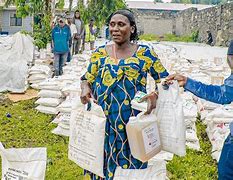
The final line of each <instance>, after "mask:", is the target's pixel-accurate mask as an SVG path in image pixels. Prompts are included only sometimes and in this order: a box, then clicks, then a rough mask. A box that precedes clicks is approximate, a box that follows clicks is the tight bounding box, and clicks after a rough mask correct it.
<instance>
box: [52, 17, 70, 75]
mask: <svg viewBox="0 0 233 180" xmlns="http://www.w3.org/2000/svg"><path fill="white" fill-rule="evenodd" d="M58 23H59V24H58V25H56V26H55V27H54V28H53V30H52V48H53V52H54V69H55V76H59V75H62V73H63V70H62V68H63V66H64V64H65V62H66V60H67V56H68V52H69V45H70V43H71V32H70V27H69V26H68V25H67V24H65V19H64V18H60V19H59V21H58Z"/></svg>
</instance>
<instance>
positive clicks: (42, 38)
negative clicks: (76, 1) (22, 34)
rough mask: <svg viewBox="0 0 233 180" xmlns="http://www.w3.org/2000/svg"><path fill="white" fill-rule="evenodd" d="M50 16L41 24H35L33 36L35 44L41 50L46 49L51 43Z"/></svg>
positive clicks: (44, 18) (45, 17)
mask: <svg viewBox="0 0 233 180" xmlns="http://www.w3.org/2000/svg"><path fill="white" fill-rule="evenodd" d="M51 31H52V29H51V27H50V15H45V16H44V17H43V18H42V19H41V23H40V24H34V26H33V34H32V37H33V38H34V44H35V45H36V46H37V47H38V48H39V49H42V48H46V45H47V43H49V42H51Z"/></svg>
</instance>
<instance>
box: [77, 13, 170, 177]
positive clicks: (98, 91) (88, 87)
mask: <svg viewBox="0 0 233 180" xmlns="http://www.w3.org/2000/svg"><path fill="white" fill-rule="evenodd" d="M109 31H110V35H111V38H112V40H113V42H114V43H113V44H111V45H104V46H100V47H99V48H97V49H96V50H95V52H94V53H93V54H92V56H91V60H90V64H89V67H88V69H87V72H86V73H85V75H84V76H83V77H82V83H81V89H82V92H81V101H82V103H83V104H86V103H88V102H89V101H90V97H91V96H94V97H95V99H96V101H97V103H98V105H100V106H101V107H102V109H103V111H104V113H105V116H106V126H105V143H104V152H105V153H104V167H103V170H104V175H105V178H106V179H107V180H112V179H113V176H114V172H115V170H116V168H117V166H121V167H122V168H124V169H144V168H146V167H147V162H145V163H142V162H141V161H139V160H137V159H135V158H134V157H133V156H132V154H131V151H130V148H129V144H128V139H127V135H126V128H125V126H126V124H127V123H128V121H129V118H130V117H131V116H136V115H137V114H138V113H139V111H136V110H133V109H132V108H131V105H130V103H131V100H132V99H133V98H134V96H135V94H136V92H137V91H143V92H146V82H147V79H146V78H147V73H150V75H151V76H152V77H153V78H154V80H155V82H159V81H160V78H164V77H166V76H167V75H168V73H167V71H166V69H165V68H164V67H163V65H162V64H161V62H160V60H159V59H158V57H157V55H156V53H155V52H154V51H153V50H152V49H150V48H149V47H148V46H146V45H139V44H136V40H137V38H138V35H137V26H136V23H135V19H134V16H133V14H132V13H131V12H130V11H129V10H118V11H116V12H115V13H113V14H112V15H111V16H110V17H109ZM157 97H158V96H157V93H155V92H153V93H151V94H149V95H148V96H147V97H146V100H147V101H148V109H147V113H150V112H151V111H152V109H154V108H155V104H156V100H157ZM90 175H91V179H101V178H100V177H98V176H96V175H94V174H92V173H90Z"/></svg>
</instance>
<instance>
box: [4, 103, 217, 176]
mask: <svg viewBox="0 0 233 180" xmlns="http://www.w3.org/2000/svg"><path fill="white" fill-rule="evenodd" d="M34 102H35V100H28V101H23V102H19V103H15V104H11V103H9V102H8V103H5V104H2V105H1V106H0V117H1V120H0V142H2V143H3V144H4V145H5V147H6V148H11V147H16V148H20V147H24V148H25V147H47V157H48V163H47V170H46V179H47V180H81V179H83V170H82V169H81V168H80V167H78V166H77V165H76V164H75V163H73V162H72V161H70V160H69V159H68V156H67V151H68V148H67V147H68V138H64V137H62V136H57V135H54V134H52V133H51V130H52V129H54V128H55V127H56V125H54V124H52V123H51V121H52V119H53V118H54V117H53V116H51V115H45V114H42V113H39V112H37V111H36V110H35V104H34ZM7 113H10V114H11V116H12V117H11V118H7V117H6V114H7ZM205 128H206V127H205V126H204V125H202V124H201V123H200V122H198V123H197V130H198V137H199V139H200V144H201V149H202V151H201V152H197V151H193V150H190V149H188V150H187V155H186V156H185V157H178V156H175V157H174V159H173V160H172V161H170V162H169V163H168V165H167V169H168V171H169V172H170V173H169V178H170V179H177V180H178V179H179V180H180V179H211V180H213V179H217V168H216V167H217V165H216V162H215V161H214V160H212V157H211V156H210V154H211V153H210V152H211V144H210V142H209V141H208V138H207V135H206V133H205ZM0 169H1V164H0ZM0 175H1V172H0Z"/></svg>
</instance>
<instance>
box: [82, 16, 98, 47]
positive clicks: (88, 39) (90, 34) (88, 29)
mask: <svg viewBox="0 0 233 180" xmlns="http://www.w3.org/2000/svg"><path fill="white" fill-rule="evenodd" d="M94 22H95V20H94V18H91V19H90V22H89V24H87V25H85V33H84V35H85V38H84V39H85V43H90V50H93V49H94V44H95V36H96V32H97V28H96V26H95V25H94Z"/></svg>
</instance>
